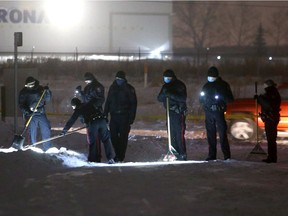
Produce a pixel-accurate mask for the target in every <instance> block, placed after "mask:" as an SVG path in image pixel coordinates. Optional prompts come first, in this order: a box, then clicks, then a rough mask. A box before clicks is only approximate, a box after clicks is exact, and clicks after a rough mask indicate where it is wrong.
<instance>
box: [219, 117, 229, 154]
mask: <svg viewBox="0 0 288 216" xmlns="http://www.w3.org/2000/svg"><path fill="white" fill-rule="evenodd" d="M216 122H217V128H218V133H219V137H220V145H221V150H222V152H223V155H224V159H229V158H231V152H230V145H229V142H228V137H227V123H226V121H225V116H224V113H223V112H217V117H216Z"/></svg>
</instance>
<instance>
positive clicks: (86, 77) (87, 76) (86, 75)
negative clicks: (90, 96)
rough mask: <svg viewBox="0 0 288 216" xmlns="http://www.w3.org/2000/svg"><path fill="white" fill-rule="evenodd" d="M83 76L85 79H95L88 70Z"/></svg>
mask: <svg viewBox="0 0 288 216" xmlns="http://www.w3.org/2000/svg"><path fill="white" fill-rule="evenodd" d="M84 78H85V81H86V80H94V79H95V77H94V75H93V74H92V73H90V72H86V73H85V74H84Z"/></svg>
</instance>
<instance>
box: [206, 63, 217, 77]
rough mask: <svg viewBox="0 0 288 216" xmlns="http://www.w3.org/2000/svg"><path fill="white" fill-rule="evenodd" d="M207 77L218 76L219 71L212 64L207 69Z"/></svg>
mask: <svg viewBox="0 0 288 216" xmlns="http://www.w3.org/2000/svg"><path fill="white" fill-rule="evenodd" d="M207 76H208V77H218V76H219V72H218V69H217V68H216V67H215V66H212V67H210V68H209V69H208V74H207Z"/></svg>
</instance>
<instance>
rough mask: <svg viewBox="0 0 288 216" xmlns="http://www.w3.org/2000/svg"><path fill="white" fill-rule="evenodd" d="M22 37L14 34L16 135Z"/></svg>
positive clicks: (20, 33) (20, 34)
mask: <svg viewBox="0 0 288 216" xmlns="http://www.w3.org/2000/svg"><path fill="white" fill-rule="evenodd" d="M22 41H23V35H22V32H14V91H15V92H14V132H15V133H17V128H18V113H17V105H18V100H17V99H18V92H17V85H18V82H17V80H18V75H17V73H18V49H17V48H18V46H22Z"/></svg>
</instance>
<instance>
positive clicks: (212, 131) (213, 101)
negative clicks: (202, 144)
mask: <svg viewBox="0 0 288 216" xmlns="http://www.w3.org/2000/svg"><path fill="white" fill-rule="evenodd" d="M218 75H219V74H218V69H217V68H216V67H214V66H213V67H211V68H209V70H208V82H207V83H206V84H205V85H204V86H203V88H202V91H201V95H200V98H199V100H200V103H201V104H202V105H203V108H204V111H205V126H206V131H207V140H208V144H209V154H208V157H207V159H206V160H208V161H209V160H216V159H217V129H218V133H219V137H220V144H221V149H222V152H223V155H224V159H225V160H227V159H230V158H231V152H230V146H229V142H228V138H227V123H226V120H225V116H224V112H225V110H226V104H227V103H229V102H232V101H233V100H234V97H233V94H232V92H231V89H230V85H229V84H228V83H227V82H225V81H224V80H222V79H221V77H219V76H218Z"/></svg>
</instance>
